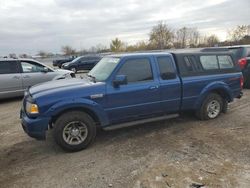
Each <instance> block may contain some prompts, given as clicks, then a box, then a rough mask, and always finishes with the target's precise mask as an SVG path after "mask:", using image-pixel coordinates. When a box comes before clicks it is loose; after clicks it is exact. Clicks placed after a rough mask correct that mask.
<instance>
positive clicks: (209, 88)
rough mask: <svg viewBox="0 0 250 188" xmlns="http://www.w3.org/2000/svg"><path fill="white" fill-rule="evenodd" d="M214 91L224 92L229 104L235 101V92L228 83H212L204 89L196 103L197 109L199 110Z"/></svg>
mask: <svg viewBox="0 0 250 188" xmlns="http://www.w3.org/2000/svg"><path fill="white" fill-rule="evenodd" d="M214 90H220V91H223V92H224V93H225V94H226V96H227V98H228V101H229V102H232V101H233V92H232V90H231V89H230V87H229V86H228V85H227V84H226V83H224V82H221V81H217V82H212V83H210V84H208V85H207V86H206V87H204V88H203V90H202V91H201V93H200V95H199V98H198V100H197V101H196V103H195V109H198V108H199V107H200V106H201V105H202V102H203V100H204V99H205V98H206V96H207V95H208V94H209V93H211V92H212V91H214Z"/></svg>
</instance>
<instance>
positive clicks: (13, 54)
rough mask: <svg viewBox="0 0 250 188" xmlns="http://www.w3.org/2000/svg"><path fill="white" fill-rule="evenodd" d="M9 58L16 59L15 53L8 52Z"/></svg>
mask: <svg viewBox="0 0 250 188" xmlns="http://www.w3.org/2000/svg"><path fill="white" fill-rule="evenodd" d="M9 58H13V59H17V55H16V54H15V53H11V54H9Z"/></svg>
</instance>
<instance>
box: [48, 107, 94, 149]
mask: <svg viewBox="0 0 250 188" xmlns="http://www.w3.org/2000/svg"><path fill="white" fill-rule="evenodd" d="M95 136H96V125H95V122H94V121H93V119H92V118H91V117H90V116H89V115H88V114H86V113H84V112H80V111H72V112H67V113H65V114H63V115H61V116H60V117H59V118H58V119H57V120H56V122H55V126H54V130H53V137H54V139H55V141H56V143H57V144H58V145H59V146H60V147H61V148H62V149H64V150H66V151H71V152H76V151H80V150H83V149H85V148H86V147H87V146H88V145H89V144H91V142H93V140H94V138H95Z"/></svg>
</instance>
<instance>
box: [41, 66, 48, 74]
mask: <svg viewBox="0 0 250 188" xmlns="http://www.w3.org/2000/svg"><path fill="white" fill-rule="evenodd" d="M41 72H43V73H47V72H49V69H48V68H47V67H43V69H42V70H41Z"/></svg>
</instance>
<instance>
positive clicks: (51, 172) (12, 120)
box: [0, 90, 250, 188]
mask: <svg viewBox="0 0 250 188" xmlns="http://www.w3.org/2000/svg"><path fill="white" fill-rule="evenodd" d="M244 94H245V95H244V97H243V98H242V99H240V100H236V101H235V102H234V103H233V104H231V105H230V107H229V108H230V109H229V111H228V113H227V114H223V115H222V116H221V117H219V118H218V119H216V120H213V121H206V122H201V121H198V120H196V119H195V117H193V116H191V115H184V116H181V117H180V118H177V119H173V120H168V121H163V122H157V123H151V124H146V125H140V126H136V127H131V128H125V129H120V130H116V131H109V132H104V131H102V132H100V133H99V134H98V135H97V139H96V141H95V143H94V144H93V145H91V147H90V148H88V149H87V150H84V151H81V152H78V153H65V152H63V151H62V150H61V149H60V148H58V147H57V146H56V145H55V144H54V143H53V140H52V138H51V136H50V137H49V139H48V140H47V141H46V142H42V141H36V140H34V139H32V138H29V137H28V136H27V135H25V134H24V132H23V130H22V128H21V126H20V122H19V117H18V115H19V108H20V104H21V101H20V99H15V100H9V101H6V102H2V103H1V104H0V118H1V122H0V128H1V129H0V169H1V170H0V187H4V188H6V187H36V188H37V187H98V188H99V187H115V188H116V187H135V188H139V187H141V188H147V187H157V188H158V187H159V188H161V187H181V188H183V187H184V188H185V187H190V186H191V185H192V184H193V187H199V186H198V185H197V186H196V184H200V185H205V187H223V188H227V187H233V188H235V187H243V188H244V187H246V188H248V187H250V136H249V134H250V91H249V90H248V91H247V90H245V91H244ZM195 183H196V184H195ZM191 187H192V186H191Z"/></svg>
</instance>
